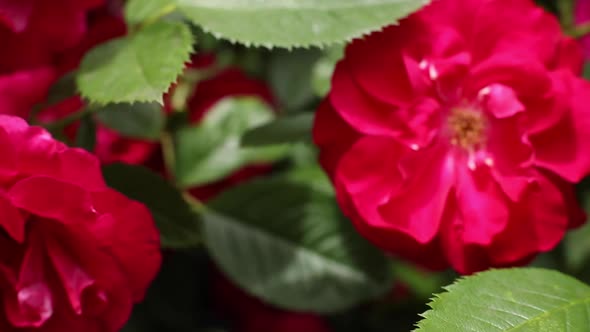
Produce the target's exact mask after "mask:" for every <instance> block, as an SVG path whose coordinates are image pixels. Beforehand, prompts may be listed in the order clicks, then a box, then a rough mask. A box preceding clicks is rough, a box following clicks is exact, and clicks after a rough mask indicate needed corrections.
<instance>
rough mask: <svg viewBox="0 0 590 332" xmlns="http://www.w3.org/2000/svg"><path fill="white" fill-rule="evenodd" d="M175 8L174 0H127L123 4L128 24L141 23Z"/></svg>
mask: <svg viewBox="0 0 590 332" xmlns="http://www.w3.org/2000/svg"><path fill="white" fill-rule="evenodd" d="M175 8H176V4H175V3H174V0H129V1H127V4H126V5H125V21H127V23H128V24H130V25H133V24H139V23H143V22H145V21H149V20H152V19H155V18H158V17H159V16H162V15H164V14H166V13H168V12H172V11H173V10H174V9H175Z"/></svg>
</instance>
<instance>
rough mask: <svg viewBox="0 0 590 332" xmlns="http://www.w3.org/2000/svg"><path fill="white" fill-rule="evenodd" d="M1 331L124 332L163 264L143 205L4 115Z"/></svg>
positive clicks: (77, 156)
mask: <svg viewBox="0 0 590 332" xmlns="http://www.w3.org/2000/svg"><path fill="white" fill-rule="evenodd" d="M0 154H1V155H2V158H1V159H0V215H1V216H2V217H1V218H0V225H1V226H2V227H3V229H4V235H3V236H2V238H1V239H0V248H2V251H1V252H2V254H0V294H1V301H2V303H3V306H2V308H3V310H2V313H0V330H2V331H7V332H10V331H14V332H16V331H22V330H23V329H25V330H27V331H48V332H49V331H95V332H115V331H118V330H119V329H120V328H121V327H122V326H123V324H124V323H125V322H126V320H127V319H128V317H129V314H130V312H131V308H132V305H133V303H136V302H138V301H140V300H141V299H142V298H143V296H144V292H145V290H146V288H147V286H148V284H149V283H150V282H151V280H152V278H153V277H154V275H155V274H156V272H157V270H158V268H159V266H160V260H161V257H160V252H159V236H158V232H157V230H156V228H155V226H154V223H153V220H152V217H151V216H150V213H149V211H148V210H147V208H146V207H145V206H143V205H142V204H140V203H137V202H134V201H131V200H129V199H128V198H126V197H124V196H123V195H121V194H119V193H117V192H116V191H114V190H112V189H110V188H108V187H107V186H106V185H105V183H104V181H103V178H102V174H101V172H100V167H99V162H98V160H97V159H96V158H95V157H94V156H92V155H90V154H88V153H86V152H85V151H83V150H79V149H72V148H68V147H66V146H65V145H64V144H62V143H60V142H58V141H55V140H54V139H53V138H52V137H51V136H50V135H49V133H47V132H46V131H45V130H43V129H41V128H38V127H29V126H28V125H27V124H26V123H25V121H23V120H22V119H20V118H18V117H12V116H5V115H2V116H0Z"/></svg>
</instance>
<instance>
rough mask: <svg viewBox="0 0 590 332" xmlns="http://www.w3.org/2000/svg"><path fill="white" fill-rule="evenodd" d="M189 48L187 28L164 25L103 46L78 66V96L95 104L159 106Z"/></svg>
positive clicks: (174, 23) (174, 24)
mask: <svg viewBox="0 0 590 332" xmlns="http://www.w3.org/2000/svg"><path fill="white" fill-rule="evenodd" d="M192 44H193V37H192V34H191V31H190V29H189V28H188V26H186V25H185V24H184V23H182V22H164V21H159V22H156V23H153V24H150V25H148V26H146V27H145V28H143V29H141V30H139V31H138V32H137V33H135V34H132V35H130V36H128V37H123V38H119V39H115V40H112V41H109V42H107V43H104V44H102V45H100V46H98V47H96V48H95V49H93V50H92V51H90V52H89V53H88V54H87V55H86V57H85V58H84V60H83V62H82V64H81V66H80V70H79V73H78V81H77V82H78V87H79V89H80V92H81V93H82V95H83V96H84V97H86V98H88V99H90V100H91V101H92V102H95V103H98V104H107V103H124V102H128V103H133V102H137V101H139V102H159V103H160V104H162V103H163V101H162V95H163V93H164V92H165V91H166V90H168V87H169V86H170V85H171V84H172V83H173V82H174V81H175V80H176V78H177V76H178V75H179V74H180V73H181V72H182V69H183V68H184V64H185V62H187V61H188V60H189V57H190V53H191V52H192V47H193V46H192Z"/></svg>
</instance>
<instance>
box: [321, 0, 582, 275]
mask: <svg viewBox="0 0 590 332" xmlns="http://www.w3.org/2000/svg"><path fill="white" fill-rule="evenodd" d="M581 64H582V59H581V52H580V50H579V49H578V47H577V46H576V44H575V42H574V41H573V40H571V39H568V38H566V37H564V36H563V35H562V33H561V30H560V26H559V24H558V22H557V20H556V19H555V18H554V17H552V16H551V15H549V14H548V13H545V12H544V11H543V10H542V9H541V8H538V7H537V6H536V5H534V4H533V2H532V1H530V0H516V1H514V0H512V1H508V0H490V1H480V0H439V1H435V2H433V4H432V5H430V6H428V7H426V8H425V9H423V10H422V11H420V12H418V13H417V14H415V15H412V16H411V17H410V18H408V19H406V20H403V21H402V22H401V24H400V25H399V26H391V27H388V28H386V29H385V30H384V31H382V32H377V33H374V34H372V35H370V36H368V37H367V38H365V39H359V40H355V41H354V42H353V43H352V44H351V45H350V46H349V47H348V48H347V50H346V55H345V58H344V59H343V60H342V61H341V62H340V63H339V64H338V65H337V68H336V71H335V73H334V76H333V80H332V83H333V86H332V90H331V92H330V94H329V97H328V98H327V100H326V101H325V102H324V103H323V104H322V106H321V107H320V109H319V112H318V114H317V118H316V122H315V128H314V137H315V142H316V143H317V145H318V146H319V147H320V149H321V156H320V159H321V163H322V165H323V166H324V168H325V169H326V170H327V172H328V173H329V174H330V176H331V178H332V180H333V181H334V183H335V187H336V190H337V196H338V199H339V202H340V205H341V206H342V208H343V210H344V211H345V212H346V214H347V215H348V216H349V217H350V218H351V219H352V220H353V222H354V224H355V225H356V227H357V229H358V230H359V231H360V232H361V233H362V234H363V235H364V236H365V237H367V238H368V239H370V240H371V241H372V242H374V243H375V244H377V245H378V246H380V247H382V248H383V249H385V250H387V251H390V252H392V253H395V254H398V255H400V256H403V257H406V258H409V259H412V260H414V261H417V262H420V263H422V264H424V265H427V266H430V267H433V268H442V267H445V266H448V265H451V266H452V267H454V268H455V269H456V270H458V271H460V272H463V273H469V272H473V271H477V270H481V269H485V268H487V267H490V266H507V265H515V264H521V263H525V262H526V261H528V260H529V259H531V258H532V257H533V256H534V255H535V254H537V253H538V252H543V251H548V250H550V249H552V248H553V247H555V245H556V244H557V243H558V242H559V241H560V240H561V239H562V237H563V235H564V234H565V232H566V230H567V229H568V228H570V227H572V226H575V225H579V224H580V223H581V222H582V220H583V217H582V216H581V212H580V211H579V209H578V207H577V205H576V202H575V199H574V198H573V194H572V189H573V187H572V184H571V183H573V182H577V181H579V180H580V179H582V178H583V177H584V176H585V175H587V174H588V172H589V170H590V154H589V153H588V152H587V151H585V150H583V145H584V144H585V143H586V142H589V141H590V106H589V105H590V85H589V84H588V83H587V82H585V81H583V80H582V79H579V78H577V77H576V75H577V74H578V73H579V71H580V69H581Z"/></svg>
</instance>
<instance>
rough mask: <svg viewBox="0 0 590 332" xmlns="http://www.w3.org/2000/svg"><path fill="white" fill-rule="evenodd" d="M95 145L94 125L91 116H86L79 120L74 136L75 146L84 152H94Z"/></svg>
mask: <svg viewBox="0 0 590 332" xmlns="http://www.w3.org/2000/svg"><path fill="white" fill-rule="evenodd" d="M95 145H96V123H95V122H94V119H92V116H90V115H86V116H84V117H83V118H82V119H81V120H80V127H79V128H78V133H77V134H76V146H77V147H79V148H82V149H84V150H86V151H90V152H92V151H94V146H95Z"/></svg>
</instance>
